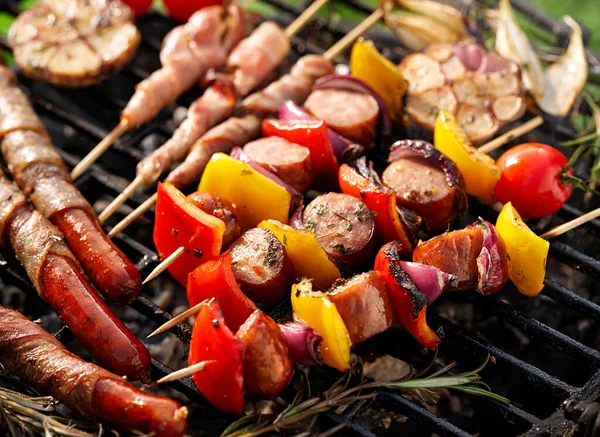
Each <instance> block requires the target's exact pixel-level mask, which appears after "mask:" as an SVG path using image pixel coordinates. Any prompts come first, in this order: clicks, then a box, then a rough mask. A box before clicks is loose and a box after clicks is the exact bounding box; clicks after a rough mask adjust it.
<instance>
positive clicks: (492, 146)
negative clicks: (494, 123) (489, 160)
mask: <svg viewBox="0 0 600 437" xmlns="http://www.w3.org/2000/svg"><path fill="white" fill-rule="evenodd" d="M542 123H544V119H543V118H542V117H540V116H539V115H538V116H537V117H535V118H532V119H531V120H529V121H528V122H527V123H523V124H522V125H520V126H517V127H516V128H514V129H512V130H509V131H508V132H506V133H505V134H503V135H500V136H499V137H498V138H494V139H493V140H492V141H490V142H489V143H486V144H484V145H483V146H481V147H480V148H479V149H478V150H479V151H480V152H481V153H485V154H486V155H488V154H489V153H490V152H492V151H494V150H496V149H497V148H499V147H502V146H503V145H505V144H506V143H508V142H509V141H512V140H514V139H515V138H518V137H520V136H522V135H525V134H526V133H527V132H529V131H532V130H533V129H535V128H536V127H538V126H541V125H542Z"/></svg>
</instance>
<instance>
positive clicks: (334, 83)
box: [314, 74, 392, 142]
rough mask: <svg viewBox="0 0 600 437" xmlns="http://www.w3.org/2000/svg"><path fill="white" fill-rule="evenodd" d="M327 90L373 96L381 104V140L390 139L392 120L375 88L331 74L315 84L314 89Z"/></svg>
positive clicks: (358, 80)
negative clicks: (332, 89) (333, 89)
mask: <svg viewBox="0 0 600 437" xmlns="http://www.w3.org/2000/svg"><path fill="white" fill-rule="evenodd" d="M327 88H335V89H342V90H347V91H355V92H359V93H365V94H369V95H370V96H372V97H373V98H374V99H375V100H377V103H378V104H379V124H380V126H381V138H382V140H383V141H384V142H385V140H386V139H387V138H389V137H390V135H391V134H392V119H391V118H390V113H389V112H388V109H387V106H385V103H384V102H383V100H381V97H379V94H377V93H376V92H375V91H373V88H371V87H370V86H369V85H367V84H366V83H364V82H363V81H362V80H360V79H357V78H356V77H354V76H350V75H342V74H330V75H329V76H325V77H322V78H320V79H319V80H317V81H316V82H315V87H314V89H316V90H318V89H327Z"/></svg>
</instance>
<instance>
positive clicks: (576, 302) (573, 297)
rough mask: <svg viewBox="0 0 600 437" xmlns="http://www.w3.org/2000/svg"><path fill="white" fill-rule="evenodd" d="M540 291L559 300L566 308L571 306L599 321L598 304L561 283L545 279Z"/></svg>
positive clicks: (599, 310) (599, 307)
mask: <svg viewBox="0 0 600 437" xmlns="http://www.w3.org/2000/svg"><path fill="white" fill-rule="evenodd" d="M542 293H543V294H544V295H546V296H548V297H551V298H552V299H553V300H554V301H556V302H559V303H561V304H563V305H564V306H566V307H568V308H572V309H574V310H576V311H578V312H580V313H581V314H583V315H584V316H586V317H589V318H590V319H593V320H595V321H596V322H600V305H598V304H595V303H593V302H591V301H589V300H587V299H585V298H583V297H581V296H580V295H578V294H576V293H573V292H572V291H571V290H569V289H567V288H565V287H563V286H562V285H560V284H557V283H556V282H552V281H549V280H545V281H544V290H543V291H542Z"/></svg>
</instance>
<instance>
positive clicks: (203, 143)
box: [166, 55, 334, 188]
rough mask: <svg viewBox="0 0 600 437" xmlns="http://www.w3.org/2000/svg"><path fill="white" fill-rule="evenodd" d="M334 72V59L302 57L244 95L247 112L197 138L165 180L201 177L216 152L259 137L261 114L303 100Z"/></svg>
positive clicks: (175, 182)
mask: <svg viewBox="0 0 600 437" xmlns="http://www.w3.org/2000/svg"><path fill="white" fill-rule="evenodd" d="M333 72H334V68H333V64H332V63H331V61H328V60H327V59H325V58H323V57H322V56H317V55H307V56H304V57H302V58H300V60H298V62H297V63H296V64H295V65H294V67H293V68H292V71H291V72H290V73H289V74H286V75H284V76H282V77H281V78H280V79H278V80H276V81H275V82H273V83H271V84H270V85H269V86H267V87H266V88H264V89H262V90H260V91H257V92H255V93H253V94H251V95H250V96H248V97H247V98H246V99H244V101H243V102H242V105H241V110H242V112H243V113H246V114H248V115H246V116H245V117H241V118H238V117H234V118H230V119H228V120H227V121H225V122H224V123H221V124H220V125H219V126H217V127H215V128H213V129H211V130H210V131H208V132H207V133H206V134H205V135H204V136H203V137H202V138H200V139H199V140H198V141H196V143H194V145H193V146H192V147H191V149H190V153H189V154H188V156H187V157H186V159H185V161H183V162H182V163H181V164H180V165H179V166H178V167H177V168H176V169H175V170H173V171H172V172H171V173H170V174H169V175H168V176H167V178H166V182H170V183H172V184H173V185H175V186H176V187H178V188H183V187H185V186H187V185H189V184H191V183H192V182H194V181H195V180H198V179H200V176H201V175H202V172H203V171H204V168H205V167H206V164H207V163H208V161H209V160H210V157H211V156H212V154H213V153H216V152H223V153H229V152H230V151H231V150H232V149H233V148H234V147H236V146H239V147H242V146H243V145H244V144H246V143H248V142H250V141H252V140H253V139H255V138H257V137H258V136H259V135H260V131H261V121H260V120H261V119H262V118H264V117H266V116H268V115H270V114H276V113H277V111H278V110H279V107H280V106H281V105H282V104H283V103H284V102H285V101H286V100H292V101H294V102H296V103H302V102H304V101H305V100H306V98H307V97H308V95H309V94H310V91H311V89H312V86H313V85H314V83H315V81H316V80H317V79H319V78H320V77H323V76H327V75H329V74H332V73H333Z"/></svg>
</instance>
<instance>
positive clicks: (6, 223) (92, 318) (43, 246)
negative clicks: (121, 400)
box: [0, 173, 150, 382]
mask: <svg viewBox="0 0 600 437" xmlns="http://www.w3.org/2000/svg"><path fill="white" fill-rule="evenodd" d="M0 238H1V241H2V242H5V243H3V244H7V245H9V246H10V247H11V248H12V249H13V251H14V253H15V255H16V257H17V259H18V260H19V262H20V263H21V264H22V265H23V267H24V268H25V271H26V272H27V275H28V276H29V278H30V279H31V282H32V283H33V285H34V287H35V289H36V290H37V292H38V293H39V295H40V297H41V298H42V299H44V300H45V301H46V302H48V304H49V305H50V306H51V307H52V308H53V309H54V310H55V311H56V312H57V313H58V315H59V316H60V318H61V319H62V320H63V321H64V322H65V324H66V325H67V326H68V327H69V328H70V329H71V331H72V332H73V334H74V335H75V337H77V339H78V340H79V341H80V342H81V344H82V345H83V347H85V348H86V349H87V350H88V352H90V354H91V355H92V356H93V357H94V358H95V359H96V360H97V361H98V362H99V363H100V364H102V365H103V366H105V367H106V368H107V369H110V370H111V371H112V372H114V373H116V374H118V375H126V376H127V377H128V378H129V379H130V380H132V381H135V380H140V379H141V380H142V381H145V382H148V381H149V380H150V355H149V354H148V351H147V350H146V348H145V347H144V345H143V344H142V343H141V342H140V341H139V340H138V339H137V338H136V337H135V336H134V335H133V334H132V333H131V332H130V331H129V330H128V329H127V328H126V327H125V325H124V324H123V323H122V322H121V321H120V320H119V319H117V317H115V316H114V315H113V314H112V312H111V310H110V309H109V308H108V306H107V305H106V303H104V301H103V300H102V299H100V297H98V295H97V294H96V292H95V291H94V289H93V288H92V286H91V285H90V284H89V282H88V280H87V278H86V277H85V274H84V273H83V271H82V270H81V267H80V266H79V263H78V262H77V260H76V258H75V256H74V255H73V253H72V252H71V251H70V250H69V248H68V247H67V245H66V244H65V242H64V241H63V236H62V234H61V233H60V231H59V230H58V229H57V228H56V227H55V226H54V225H52V224H51V223H50V222H49V221H48V220H46V219H45V218H44V217H43V216H42V215H41V214H40V213H39V212H38V211H35V210H34V209H33V208H32V207H31V206H30V205H29V203H28V202H27V199H26V198H25V196H24V195H23V193H21V191H19V189H18V188H17V187H16V186H15V185H14V184H13V183H11V182H10V181H9V180H8V179H7V178H6V176H5V175H4V174H3V173H2V174H0ZM0 337H1V336H0Z"/></svg>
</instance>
